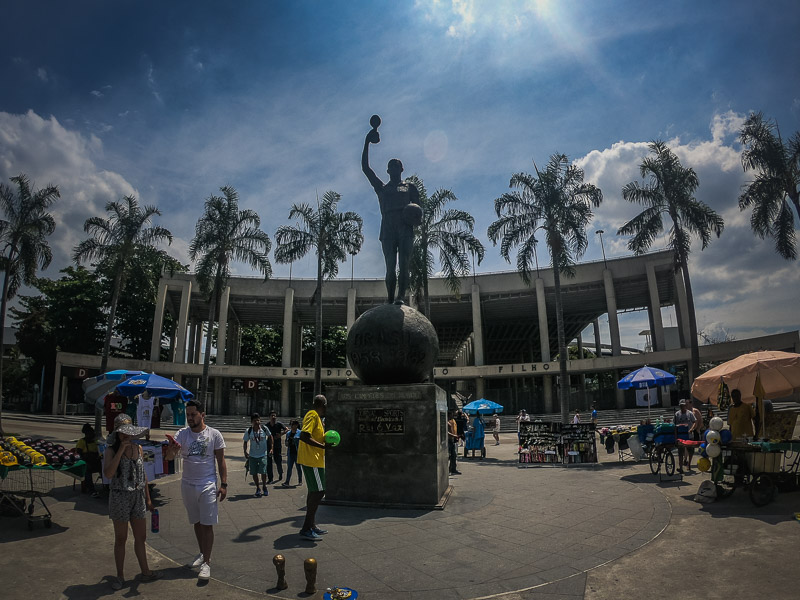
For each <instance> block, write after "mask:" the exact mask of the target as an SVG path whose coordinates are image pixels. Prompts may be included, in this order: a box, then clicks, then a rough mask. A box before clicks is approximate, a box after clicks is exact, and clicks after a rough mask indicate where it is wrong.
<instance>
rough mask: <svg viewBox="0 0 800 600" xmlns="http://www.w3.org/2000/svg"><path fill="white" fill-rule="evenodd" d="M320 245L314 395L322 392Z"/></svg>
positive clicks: (318, 251)
mask: <svg viewBox="0 0 800 600" xmlns="http://www.w3.org/2000/svg"><path fill="white" fill-rule="evenodd" d="M322 246H323V240H320V244H319V246H318V247H317V318H316V321H317V326H316V331H315V332H314V334H315V335H314V337H315V338H316V342H315V344H314V346H315V348H314V396H317V395H319V394H321V393H322Z"/></svg>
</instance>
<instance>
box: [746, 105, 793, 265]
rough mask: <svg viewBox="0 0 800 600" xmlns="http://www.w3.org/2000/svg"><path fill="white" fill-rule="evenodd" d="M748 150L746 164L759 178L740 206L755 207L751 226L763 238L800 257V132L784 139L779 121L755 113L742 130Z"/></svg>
mask: <svg viewBox="0 0 800 600" xmlns="http://www.w3.org/2000/svg"><path fill="white" fill-rule="evenodd" d="M739 139H740V141H741V142H742V145H743V146H745V150H744V151H743V152H742V167H744V170H745V171H751V170H753V171H756V172H757V174H756V178H755V180H753V181H751V182H750V183H749V184H748V185H747V186H745V187H744V190H743V191H742V193H741V195H740V196H739V209H740V210H745V209H746V208H749V207H750V206H752V207H753V214H752V216H751V217H750V226H751V227H752V228H753V231H754V232H755V233H756V235H758V236H759V237H760V238H761V239H764V238H765V237H767V236H770V237H772V238H774V239H775V250H776V251H777V252H778V254H780V255H781V256H782V257H783V258H785V259H787V260H795V259H796V258H797V243H796V238H795V236H796V234H795V226H794V214H793V213H792V208H791V206H789V201H791V203H792V204H794V209H795V212H796V213H797V216H798V218H799V219H800V132H795V133H794V135H792V137H791V138H789V142H788V143H787V144H784V143H783V139H782V138H781V133H780V130H779V129H778V124H777V123H776V122H774V121H771V120H766V119H764V115H762V114H761V113H760V112H759V113H754V114H751V115H750V116H749V117H748V118H747V120H746V121H745V122H744V125H743V126H742V130H741V131H740V132H739Z"/></svg>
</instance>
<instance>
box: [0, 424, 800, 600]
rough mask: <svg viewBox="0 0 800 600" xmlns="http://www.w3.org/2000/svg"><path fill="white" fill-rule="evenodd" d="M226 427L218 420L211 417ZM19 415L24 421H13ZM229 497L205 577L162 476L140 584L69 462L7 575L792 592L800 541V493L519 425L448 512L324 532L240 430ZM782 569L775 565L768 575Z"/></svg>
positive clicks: (14, 533) (190, 587) (338, 510)
mask: <svg viewBox="0 0 800 600" xmlns="http://www.w3.org/2000/svg"><path fill="white" fill-rule="evenodd" d="M209 424H210V425H212V426H213V418H212V419H210V420H209ZM5 426H6V429H8V430H9V431H18V432H19V433H28V434H34V433H38V434H40V435H42V436H46V437H48V438H50V439H54V440H63V441H68V440H70V439H74V437H75V436H74V432H73V431H72V428H67V427H66V426H64V425H59V424H50V423H42V424H41V426H40V427H38V428H37V429H36V430H27V431H25V430H22V428H23V427H26V428H29V427H31V422H30V421H18V422H15V421H14V420H13V419H8V420H7V421H6V425H5ZM15 426H16V427H15ZM225 437H226V441H227V443H228V452H227V454H228V467H229V478H228V481H229V484H230V487H229V496H228V500H226V501H225V502H224V503H222V504H221V505H220V523H219V525H218V526H217V527H216V528H215V536H216V539H215V544H214V553H213V556H212V563H211V564H212V572H211V575H212V580H211V581H210V582H209V583H207V584H200V583H199V582H198V580H197V578H196V574H195V572H194V571H193V570H191V569H189V568H187V567H185V566H184V565H185V564H186V563H187V562H191V560H192V559H193V558H194V556H195V555H196V552H197V550H196V542H195V539H194V534H193V531H192V528H191V526H190V525H189V523H188V521H187V519H186V515H185V512H184V509H183V506H182V504H181V501H180V481H179V479H178V478H177V477H176V476H171V477H168V478H164V479H160V480H159V481H158V486H157V489H158V503H160V504H161V506H160V514H161V531H160V533H159V534H150V533H149V534H148V540H147V541H148V546H149V548H148V552H149V555H150V561H151V567H153V568H156V569H160V570H163V571H164V574H165V578H164V579H163V580H161V581H158V582H155V583H140V582H138V580H137V579H136V578H135V577H134V574H135V573H136V572H138V569H137V567H136V561H135V558H134V556H133V546H132V541H129V546H128V552H127V556H126V578H127V582H126V587H125V588H123V590H121V591H119V592H113V591H112V590H111V588H110V586H109V584H108V582H107V580H106V579H105V578H106V577H107V576H110V575H113V574H114V568H113V557H112V547H113V533H112V526H111V522H110V521H109V519H108V517H107V507H106V504H105V502H103V501H101V500H96V499H91V498H89V497H87V496H82V495H81V494H80V493H78V491H77V488H79V486H76V490H72V488H71V485H70V480H69V479H68V478H66V477H64V476H60V475H59V476H58V479H59V481H58V483H59V484H60V486H59V487H58V488H57V490H56V492H55V498H53V499H47V502H48V506H50V508H51V510H52V511H53V527H52V529H44V528H43V527H42V526H41V525H37V526H36V527H35V529H34V531H32V532H29V531H28V529H27V526H26V524H25V522H24V521H23V520H22V519H12V518H10V517H2V518H0V585H1V586H2V587H1V588H0V589H3V590H4V591H7V590H13V592H12V594H11V595H10V596H6V595H5V593H4V597H9V598H37V599H42V598H59V599H60V598H67V599H70V600H72V599H76V600H77V599H88V598H103V597H124V598H132V597H137V596H140V597H142V598H150V597H163V596H166V595H170V596H174V595H176V594H178V595H184V594H191V595H192V596H193V597H198V598H203V597H212V596H213V597H225V598H257V597H265V596H266V597H275V598H308V597H318V598H321V597H322V592H323V591H324V589H325V588H326V587H328V586H332V585H339V586H347V587H350V588H353V589H356V590H358V592H359V598H365V599H368V600H370V599H381V600H383V599H385V600H394V599H412V600H415V599H437V600H438V599H444V600H447V599H451V598H452V599H471V598H500V599H503V600H518V599H519V600H521V599H533V598H546V599H550V600H556V599H560V598H564V599H567V598H569V599H580V598H587V599H605V598H609V599H611V598H619V597H620V596H625V597H630V596H640V595H642V596H644V597H648V598H675V597H677V596H679V595H683V594H685V593H690V594H692V596H696V597H705V598H714V597H722V596H727V597H731V598H737V597H744V596H745V595H755V596H758V597H768V598H794V597H796V595H797V594H796V592H795V591H794V587H795V586H796V585H797V574H796V556H797V551H798V549H800V542H798V540H800V523H799V522H797V521H796V520H795V519H794V516H793V514H794V512H798V511H800V493H789V494H783V495H781V496H779V497H778V499H777V500H776V501H775V502H773V503H772V504H770V505H768V506H766V507H762V508H756V507H754V506H753V505H752V504H751V503H750V501H749V499H748V498H747V496H746V495H745V494H743V493H741V492H737V493H736V494H735V495H734V496H733V497H732V498H730V499H727V500H725V501H724V502H718V503H715V504H711V505H700V504H697V503H695V502H693V501H692V500H691V498H692V496H693V494H694V492H695V490H696V489H697V486H698V485H699V483H700V481H702V480H703V479H704V478H706V477H707V476H706V475H703V474H700V473H698V472H697V471H695V472H694V473H693V474H691V475H687V476H686V477H685V478H684V479H683V481H671V482H666V481H665V482H659V481H658V479H657V478H656V477H654V476H653V475H651V474H650V472H649V468H648V466H647V465H646V464H645V463H638V464H635V463H624V464H620V463H618V462H617V460H616V459H617V455H616V454H613V455H607V454H606V453H605V451H604V450H603V449H602V448H600V452H601V457H600V458H601V464H600V465H597V466H581V467H569V468H563V467H531V468H519V466H518V464H517V461H516V444H515V442H516V436H515V435H513V434H503V435H502V436H501V440H502V442H503V443H502V444H501V445H500V446H491V445H490V446H487V458H486V459H485V460H477V459H476V460H465V461H461V462H460V463H459V469H460V470H461V471H462V473H463V474H462V475H459V476H454V477H452V478H451V484H452V486H453V491H452V494H451V495H450V498H449V500H448V502H447V504H446V506H445V508H444V510H441V511H418V510H382V509H360V508H359V509H356V508H346V507H334V506H322V507H321V508H320V510H319V512H318V515H317V521H318V523H319V524H320V526H322V527H324V528H326V529H328V531H329V533H328V534H327V535H326V536H324V538H323V540H322V541H320V542H312V541H307V540H303V539H301V538H300V537H299V536H298V535H297V533H298V531H299V528H300V524H301V522H302V520H303V517H304V504H305V489H304V488H303V487H293V488H282V487H280V486H270V494H269V496H268V497H264V498H255V497H254V496H253V492H254V488H253V486H252V484H251V482H250V481H249V480H246V479H245V473H244V462H243V460H242V450H241V448H242V446H241V436H240V435H234V434H226V436H225ZM279 553H280V554H283V555H284V556H285V557H286V565H287V580H288V582H289V588H288V589H287V590H284V591H278V590H276V589H275V587H274V586H275V581H276V577H275V569H274V567H273V565H272V557H273V556H274V555H275V554H279ZM309 557H313V558H315V559H316V560H317V562H318V565H319V571H318V577H317V586H318V590H319V592H318V593H317V594H316V595H313V596H309V595H307V594H304V589H305V578H304V575H303V560H304V559H306V558H309ZM767 575H768V577H767Z"/></svg>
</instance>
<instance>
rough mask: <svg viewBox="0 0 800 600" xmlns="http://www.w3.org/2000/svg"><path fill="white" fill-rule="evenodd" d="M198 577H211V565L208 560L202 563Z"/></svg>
mask: <svg viewBox="0 0 800 600" xmlns="http://www.w3.org/2000/svg"><path fill="white" fill-rule="evenodd" d="M197 578H198V579H203V580H207V579H211V565H209V564H208V563H207V562H204V563H203V564H202V565H200V573H198V574H197Z"/></svg>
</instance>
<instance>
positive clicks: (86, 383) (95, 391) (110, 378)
mask: <svg viewBox="0 0 800 600" xmlns="http://www.w3.org/2000/svg"><path fill="white" fill-rule="evenodd" d="M142 374H144V371H131V370H129V369H117V370H115V371H109V372H108V373H103V374H102V375H97V376H95V377H87V378H86V379H84V380H83V383H82V384H81V386H82V387H83V399H84V401H85V402H86V403H87V404H94V405H95V406H96V407H97V408H99V409H100V410H102V409H103V398H105V397H106V394H109V393H110V392H111V390H113V389H114V388H115V387H117V386H118V385H119V384H120V383H122V382H123V381H125V380H126V379H129V378H131V377H133V376H135V375H142Z"/></svg>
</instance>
